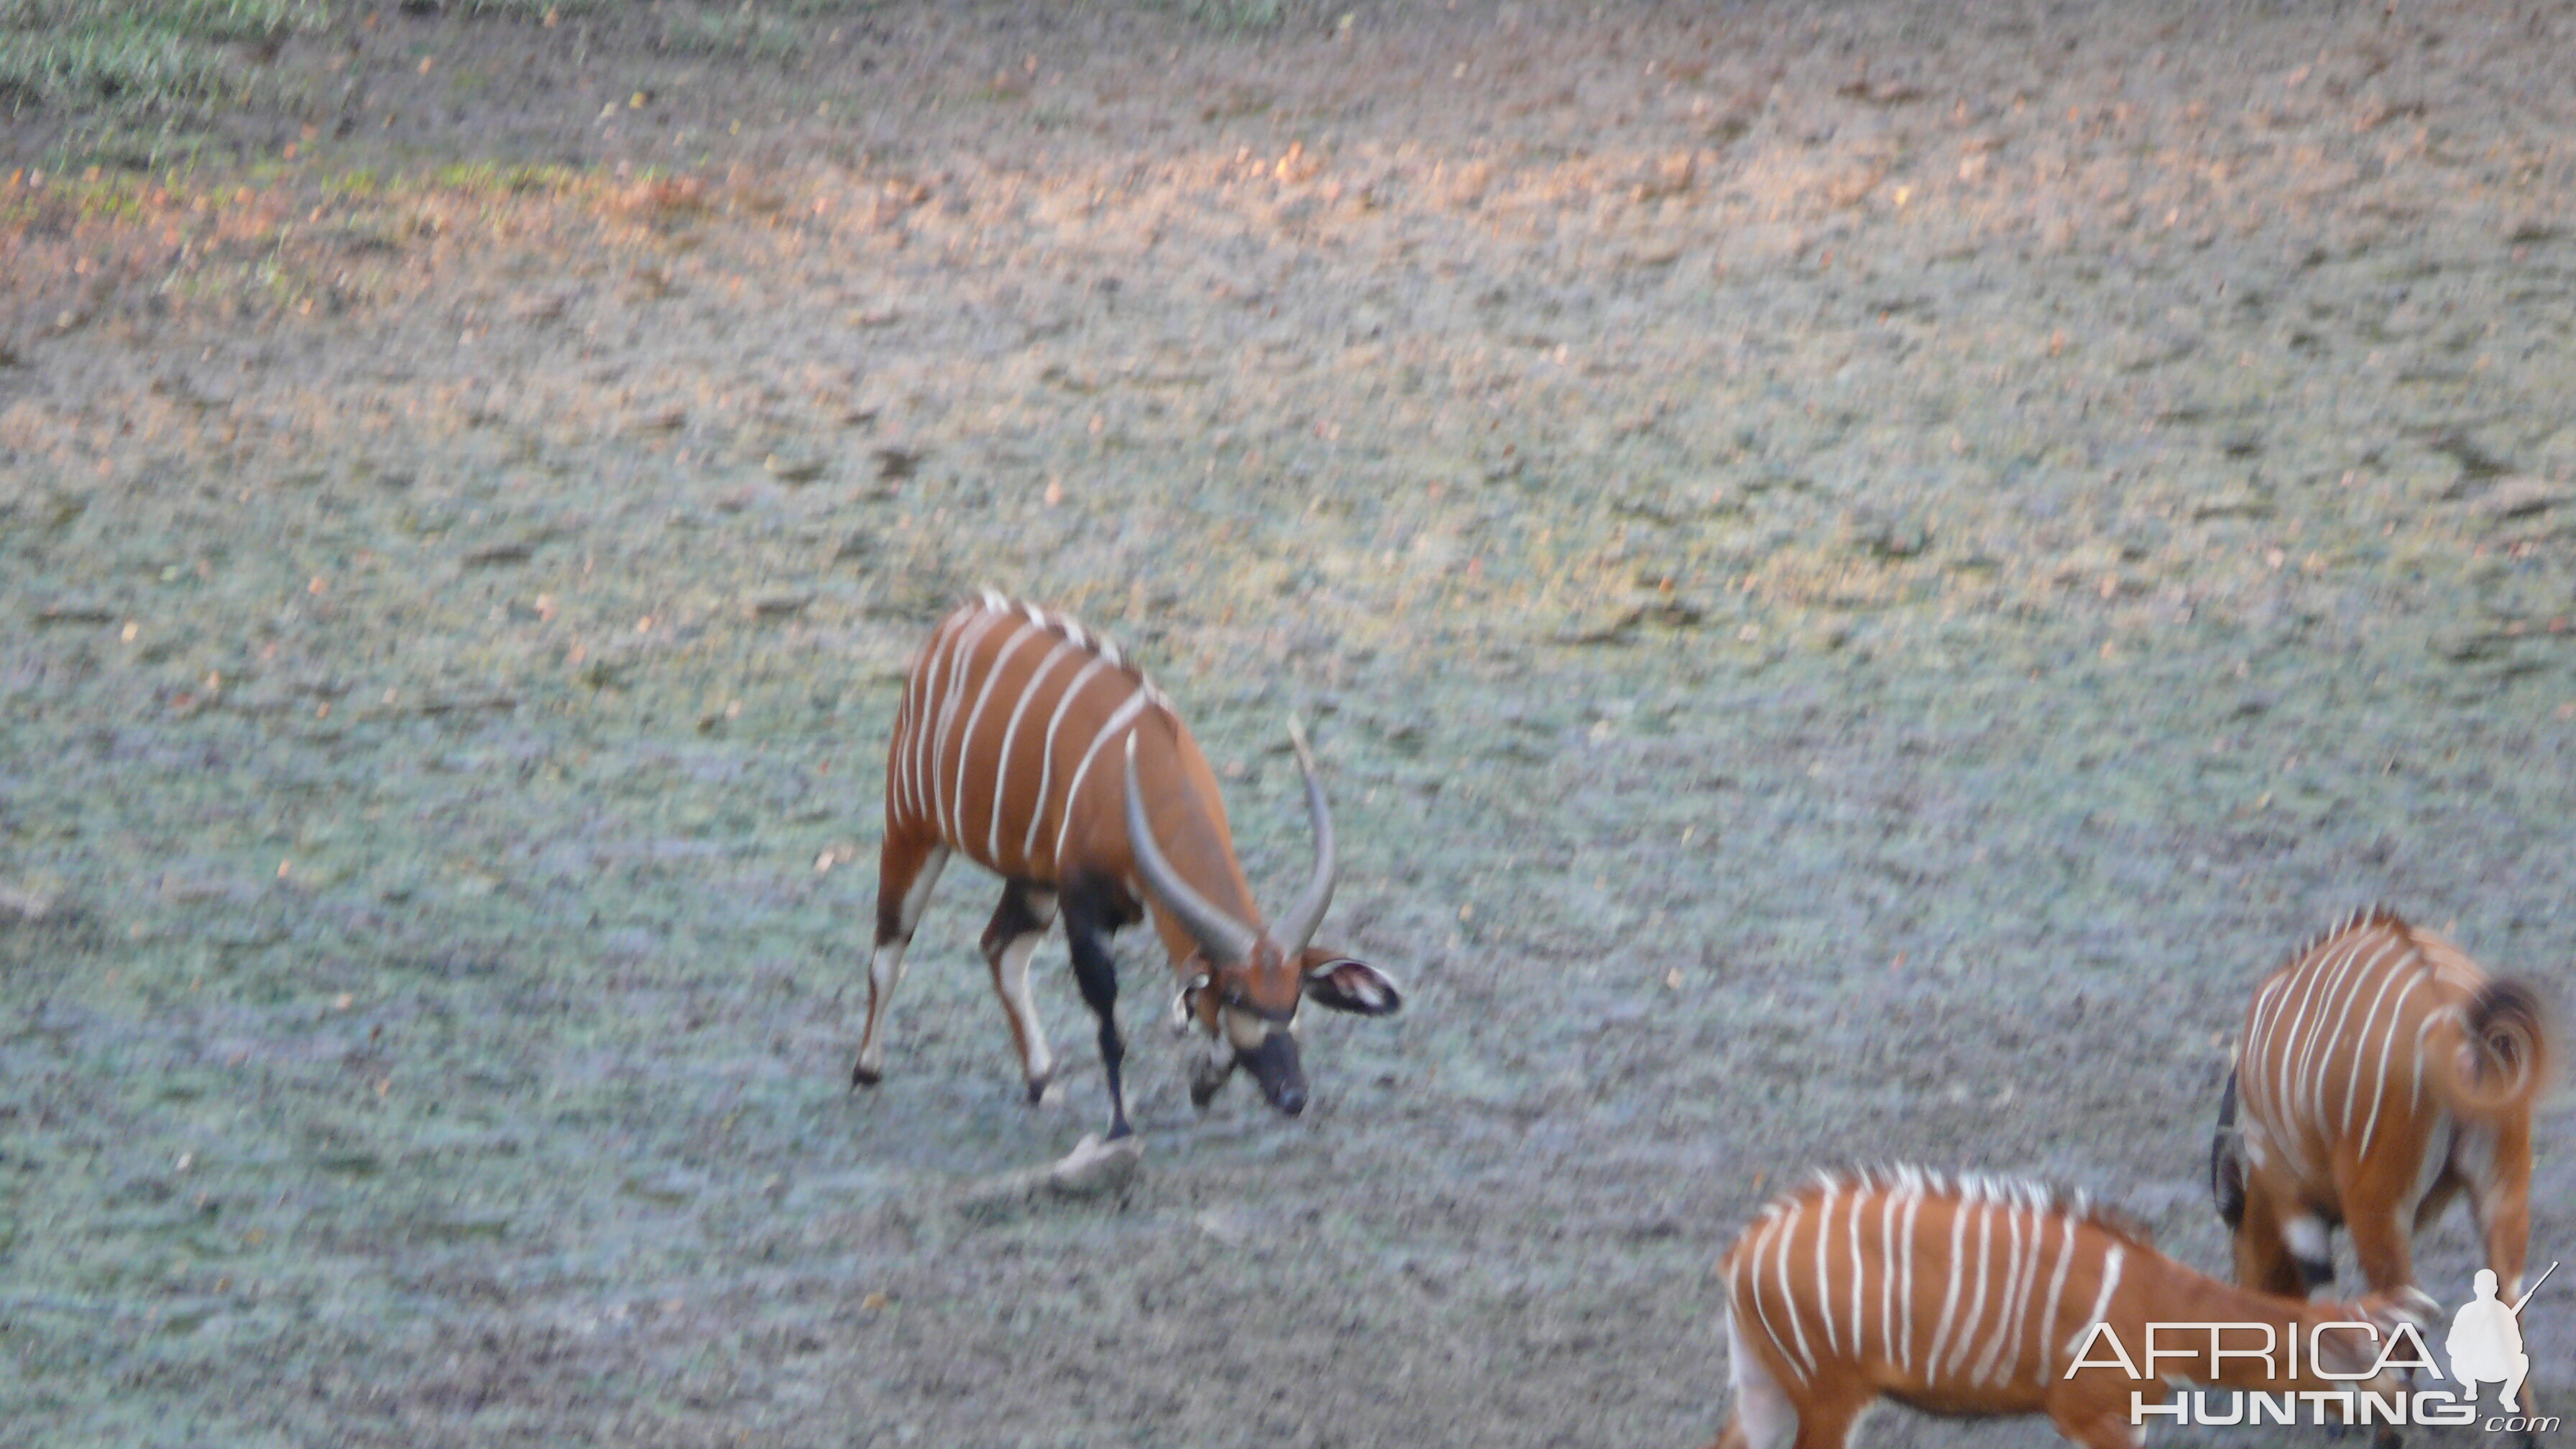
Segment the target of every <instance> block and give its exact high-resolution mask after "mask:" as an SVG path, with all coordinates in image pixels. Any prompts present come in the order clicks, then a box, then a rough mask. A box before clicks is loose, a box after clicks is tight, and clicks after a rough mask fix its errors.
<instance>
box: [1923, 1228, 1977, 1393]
mask: <svg viewBox="0 0 2576 1449" xmlns="http://www.w3.org/2000/svg"><path fill="white" fill-rule="evenodd" d="M1967 1253H1968V1205H1967V1204H1966V1203H1965V1202H1963V1201H1960V1200H1958V1199H1955V1198H1954V1199H1952V1200H1951V1202H1950V1287H1949V1290H1948V1291H1947V1292H1945V1293H1943V1294H1942V1295H1941V1318H1940V1321H1939V1322H1938V1323H1936V1324H1935V1325H1934V1326H1933V1329H1932V1352H1931V1353H1930V1354H1928V1355H1927V1356H1925V1358H1924V1360H1923V1381H1924V1382H1925V1383H1936V1382H1938V1381H1939V1380H1940V1377H1941V1349H1942V1347H1943V1345H1945V1344H1947V1343H1949V1341H1950V1318H1951V1315H1953V1314H1955V1313H1957V1312H1958V1311H1959V1274H1960V1271H1961V1270H1962V1269H1964V1268H1965V1267H1966V1266H1967V1263H1966V1258H1967Z"/></svg>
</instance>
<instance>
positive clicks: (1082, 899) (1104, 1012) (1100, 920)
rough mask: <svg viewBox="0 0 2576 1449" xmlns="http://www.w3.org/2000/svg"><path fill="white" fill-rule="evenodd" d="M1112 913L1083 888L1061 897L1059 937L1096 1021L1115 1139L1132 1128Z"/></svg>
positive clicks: (1084, 1000) (1086, 1003)
mask: <svg viewBox="0 0 2576 1449" xmlns="http://www.w3.org/2000/svg"><path fill="white" fill-rule="evenodd" d="M1115 929H1117V927H1116V925H1115V919H1114V918H1113V917H1112V916H1111V915H1110V914H1109V912H1108V911H1106V910H1104V909H1103V908H1102V907H1101V905H1100V903H1099V902H1097V901H1096V900H1094V899H1093V898H1092V897H1091V896H1090V895H1089V894H1088V893H1087V892H1081V891H1068V892H1066V894H1065V897H1064V939H1065V944H1066V946H1067V947H1068V948H1070V949H1071V951H1072V954H1073V978H1074V980H1075V982H1076V983H1077V984H1079V985H1080V986H1081V987H1082V1002H1083V1005H1085V1006H1088V1007H1090V1008H1091V1014H1092V1016H1094V1017H1095V1018H1097V1019H1098V1020H1099V1022H1100V1067H1101V1070H1102V1072H1103V1073H1104V1074H1106V1075H1107V1077H1108V1078H1109V1136H1110V1139H1111V1140H1113V1141H1115V1140H1116V1139H1118V1138H1121V1137H1124V1136H1126V1135H1128V1134H1129V1133H1130V1132H1132V1131H1134V1130H1135V1129H1133V1128H1131V1127H1129V1126H1128V1125H1127V1089H1126V1084H1125V1081H1124V1079H1123V1078H1122V1076H1121V1074H1120V1070H1119V1068H1120V1066H1121V1064H1122V1063H1124V1062H1125V1061H1126V1059H1127V1044H1126V1043H1125V1042H1123V1041H1120V1040H1119V1039H1118V961H1117V958H1116V957H1114V956H1112V955H1111V954H1110V951H1109V934H1110V932H1111V931H1113V930H1115Z"/></svg>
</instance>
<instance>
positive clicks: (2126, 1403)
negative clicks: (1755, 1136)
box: [1715, 1167, 2433, 1449]
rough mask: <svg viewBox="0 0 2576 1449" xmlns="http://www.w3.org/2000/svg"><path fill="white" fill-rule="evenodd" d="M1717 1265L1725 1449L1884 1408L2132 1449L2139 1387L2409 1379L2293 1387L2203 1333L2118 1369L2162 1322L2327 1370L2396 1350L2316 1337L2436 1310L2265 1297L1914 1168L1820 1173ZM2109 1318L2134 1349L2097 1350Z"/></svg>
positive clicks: (1830, 1444)
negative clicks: (2025, 1426)
mask: <svg viewBox="0 0 2576 1449" xmlns="http://www.w3.org/2000/svg"><path fill="white" fill-rule="evenodd" d="M1718 1272H1719V1276H1720V1277H1721V1278H1722V1279H1723V1280H1724V1282H1725V1285H1726V1346H1727V1354H1728V1358H1729V1360H1730V1366H1729V1378H1730V1379H1731V1380H1732V1382H1733V1385H1734V1388H1735V1412H1734V1415H1733V1417H1732V1418H1731V1419H1729V1421H1728V1422H1727V1425H1726V1429H1725V1431H1724V1432H1723V1433H1721V1434H1720V1435H1719V1436H1718V1438H1717V1443H1716V1446H1715V1449H1791V1446H1793V1445H1794V1446H1795V1449H1841V1446H1842V1445H1843V1444H1845V1443H1846V1442H1847V1441H1848V1440H1849V1438H1850V1436H1851V1432H1852V1429H1853V1427H1854V1426H1855V1425H1856V1424H1857V1423H1858V1421H1859V1419H1860V1417H1861V1414H1862V1413H1863V1411H1865V1410H1866V1409H1868V1408H1869V1407H1870V1406H1871V1405H1872V1404H1873V1403H1874V1402H1875V1401H1876V1400H1878V1399H1879V1398H1881V1397H1885V1398H1892V1399H1895V1400H1896V1401H1898V1402H1899V1403H1903V1404H1907V1405H1910V1406H1912V1407H1914V1408H1917V1409H1921V1410H1924V1411H1926V1412H1929V1413H1935V1414H1945V1415H1957V1416H1962V1417H1967V1416H1985V1415H1999V1414H2046V1415H2048V1417H2049V1418H2050V1419H2051V1420H2053V1421H2054V1422H2055V1423H2056V1425H2057V1428H2058V1432H2059V1433H2061V1434H2063V1435H2065V1436H2066V1437H2067V1438H2069V1439H2071V1440H2074V1441H2075V1442H2077V1443H2079V1444H2085V1445H2089V1446H2092V1449H2114V1446H2119V1449H2128V1446H2134V1445H2135V1444H2136V1443H2137V1442H2138V1434H2137V1430H2136V1429H2134V1428H2132V1427H2131V1425H2130V1422H2129V1420H2130V1395H2131V1394H2132V1393H2133V1392H2135V1393H2138V1394H2141V1395H2143V1396H2144V1397H2145V1399H2146V1401H2147V1402H2149V1403H2162V1402H2164V1399H2165V1394H2166V1388H2167V1386H2166V1383H2165V1378H2166V1376H2174V1377H2187V1378H2192V1379H2197V1380H2199V1381H2200V1382H2203V1383H2209V1384H2214V1385H2217V1386H2218V1387H2221V1388H2247V1389H2260V1390H2262V1391H2264V1392H2267V1393H2275V1394H2278V1393H2286V1392H2291V1391H2294V1390H2304V1389H2320V1390H2322V1389H2327V1388H2330V1387H2331V1388H2343V1389H2376V1390H2377V1391H2380V1392H2389V1391H2391V1390H2393V1389H2395V1388H2396V1387H2397V1385H2396V1382H2395V1375H2393V1374H2389V1375H2384V1376H2383V1377H2384V1379H2385V1380H2386V1381H2385V1382H2382V1381H2379V1380H2372V1379H2361V1380H2358V1381H2353V1382H2344V1383H2338V1384H2333V1385H2328V1384H2327V1383H2325V1382H2324V1381H2323V1380H2322V1379H2320V1378H2317V1377H2315V1376H2314V1374H2313V1369H2314V1367H2315V1365H2314V1364H2312V1363H2303V1364H2301V1365H2300V1366H2299V1369H2298V1375H2297V1376H2296V1377H2293V1376H2292V1375H2291V1374H2290V1372H2289V1363H2288V1361H2287V1350H2286V1348H2284V1349H2283V1350H2282V1352H2281V1354H2280V1355H2278V1356H2276V1357H2275V1358H2274V1359H2272V1360H2271V1361H2269V1362H2266V1361H2265V1360H2263V1359H2261V1358H2258V1357H2256V1356H2255V1355H2254V1354H2253V1352H2252V1351H2251V1350H2252V1348H2253V1347H2254V1345H2255V1339H2254V1334H2253V1333H2252V1332H2251V1331H2244V1332H2241V1333H2235V1334H2233V1335H2232V1336H2231V1337H2230V1338H2229V1340H2228V1341H2227V1342H2226V1343H2225V1344H2224V1345H2223V1346H2224V1347H2225V1349H2226V1353H2225V1355H2224V1356H2223V1357H2218V1358H2217V1361H2215V1362H2210V1361H2208V1360H2209V1359H2210V1358H2212V1357H2214V1355H2211V1354H2209V1353H2207V1352H2206V1351H2205V1349H2206V1343H2205V1340H2203V1341H2201V1349H2202V1350H2203V1351H2195V1352H2191V1353H2188V1354H2178V1353H2176V1351H2175V1349H2176V1346H2177V1345H2179V1344H2184V1343H2188V1342H2191V1340H2188V1339H2184V1338H2180V1337H2175V1338H2170V1339H2168V1340H2167V1341H2166V1342H2165V1343H2164V1344H2163V1345H2162V1346H2161V1357H2160V1358H2159V1359H2157V1360H2153V1361H2146V1360H2135V1359H2134V1358H2133V1362H2146V1363H2147V1366H2148V1371H2147V1372H2145V1373H2141V1374H2132V1373H2130V1372H2128V1371H2125V1370H2124V1369H2122V1368H2121V1367H2119V1365H2118V1364H2117V1363H2116V1362H2113V1360H2114V1359H2116V1358H2118V1357H2120V1356H2122V1355H2130V1356H2134V1355H2138V1354H2143V1353H2145V1352H2146V1351H2147V1350H2146V1348H2145V1347H2144V1345H2146V1343H2147V1332H2146V1326H2147V1324H2148V1323H2150V1322H2156V1323H2165V1324H2175V1323H2198V1324H2208V1323H2226V1324H2238V1323H2247V1324H2269V1325H2271V1326H2272V1329H2273V1331H2274V1333H2275V1335H2280V1334H2283V1333H2296V1334H2298V1335H2299V1337H2300V1340H2301V1343H2302V1345H2303V1346H2305V1345H2307V1344H2309V1343H2311V1342H2314V1343H2316V1344H2318V1345H2319V1346H2320V1347H2321V1348H2322V1350H2323V1351H2325V1352H2326V1353H2327V1354H2328V1355H2329V1360H2328V1363H2327V1365H2326V1366H2327V1367H2328V1368H2329V1369H2331V1370H2333V1371H2335V1372H2338V1373H2346V1374H2363V1373H2367V1372H2368V1370H2369V1369H2370V1368H2371V1367H2372V1366H2373V1365H2374V1364H2375V1363H2376V1362H2377V1360H2378V1353H2379V1346H2380V1344H2379V1341H2378V1340H2374V1339H2372V1338H2371V1336H2370V1335H2368V1334H2366V1333H2363V1332H2360V1331H2359V1330H2357V1329H2351V1328H2346V1329H2342V1330H2328V1331H2327V1332H2326V1333H2325V1334H2324V1335H2322V1337H2320V1338H2315V1339H2312V1338H2311V1336H2310V1331H2311V1330H2312V1329H2313V1328H2315V1327H2316V1326H2317V1325H2320V1324H2327V1323H2358V1322H2363V1321H2367V1322H2369V1323H2370V1324H2372V1325H2373V1326H2374V1327H2376V1328H2377V1329H2378V1330H2379V1331H2380V1333H2381V1335H2383V1336H2384V1335H2386V1334H2389V1333H2392V1332H2394V1331H2395V1328H2396V1325H2397V1324H2398V1323H2399V1322H2401V1321H2402V1322H2406V1323H2410V1324H2413V1325H2414V1326H2415V1328H2416V1331H2417V1333H2418V1334H2419V1335H2420V1334H2421V1332H2422V1323H2423V1321H2424V1320H2425V1319H2426V1318H2427V1317H2428V1316H2429V1315H2430V1314H2431V1313H2432V1311H2433V1305H2432V1304H2431V1302H2430V1301H2429V1300H2425V1299H2423V1296H2422V1295H2421V1294H2412V1295H2409V1296H2407V1297H2406V1298H2404V1299H2402V1300H2395V1299H2393V1300H2368V1301H2365V1302H2363V1303H2361V1304H2352V1305H2346V1304H2326V1303H2313V1304H2312V1303H2310V1302H2308V1301H2307V1300H2305V1299H2297V1298H2282V1297H2276V1296H2272V1295H2268V1294H2260V1293H2249V1292H2246V1291H2244V1290H2243V1289H2240V1288H2235V1287H2231V1286H2229V1285H2228V1284H2225V1283H2222V1282H2220V1281H2218V1280H2217V1279H2215V1278H2210V1277H2206V1276H2204V1275H2202V1274H2200V1273H2196V1272H2194V1271H2192V1270H2191V1269H2189V1268H2186V1267H2184V1266H2183V1265H2181V1264H2180V1263H2177V1262H2175V1261H2173V1260H2172V1259H2171V1258H2168V1257H2166V1256H2164V1255H2163V1254H2162V1253H2159V1252H2157V1251H2156V1250H2155V1247H2154V1245H2153V1243H2152V1242H2151V1241H2150V1239H2149V1238H2148V1236H2147V1233H2146V1230H2145V1229H2144V1228H2143V1227H2141V1226H2139V1225H2138V1224H2136V1223H2134V1222H2132V1221H2130V1220H2129V1219H2128V1218H2126V1217H2125V1216H2122V1215H2120V1214H2117V1213H2114V1212H2111V1211H2109V1210H2107V1209H2104V1208H2102V1207H2099V1206H2097V1205H2095V1204H2094V1203H2092V1202H2090V1201H2089V1200H2087V1199H2086V1198H2085V1197H2084V1196H2083V1195H2082V1194H2080V1193H2067V1192H2063V1191H2060V1190H2058V1189H2055V1188H2050V1187H2046V1186H2042V1185H2039V1184H2036V1183H2028V1182H2017V1181H2011V1180H2005V1179H1997V1178H1988V1177H1949V1176H1944V1175H1942V1174H1939V1173H1932V1172H1925V1171H1922V1170H1920V1169H1917V1168H1907V1167H1898V1168H1889V1169H1883V1170H1876V1171H1866V1172H1858V1173H1846V1174H1835V1173H1824V1174H1821V1175H1819V1176H1818V1177H1817V1178H1816V1180H1815V1181H1814V1182H1813V1183H1811V1184H1810V1185H1808V1186H1806V1187H1804V1188H1801V1189H1799V1190H1797V1191H1794V1192H1791V1193H1789V1194H1787V1195H1785V1196H1783V1197H1781V1198H1779V1199H1778V1200H1776V1201H1774V1202H1772V1203H1771V1204H1770V1205H1769V1206H1768V1207H1765V1208H1764V1209H1763V1210H1762V1212H1761V1214H1760V1215H1759V1216H1757V1217H1755V1218H1754V1220H1753V1222H1752V1223H1751V1224H1750V1225H1748V1226H1747V1227H1746V1228H1745V1230H1744V1232H1743V1234H1742V1236H1740V1237H1738V1238H1737V1239H1736V1240H1735V1245H1734V1246H1733V1247H1732V1248H1729V1249H1728V1250H1727V1253H1726V1257H1725V1258H1724V1259H1723V1260H1722V1262H1721V1263H1720V1265H1719V1268H1718ZM2106 1324H2107V1325H2108V1326H2109V1330H2110V1334H2109V1336H2113V1337H2116V1339H2117V1341H2118V1342H2119V1343H2120V1344H2123V1345H2126V1347H2125V1348H2124V1349H2120V1350H2117V1351H2114V1350H2106V1349H2102V1348H2099V1347H2098V1345H2097V1344H2096V1343H2095V1340H2096V1338H2097V1336H2101V1335H2100V1330H2099V1329H2098V1328H2097V1325H2106ZM2178 1363H2179V1364H2182V1365H2183V1367H2181V1368H2179V1369H2178V1368H2177V1367H2176V1365H2177V1364H2178ZM2078 1364H2082V1365H2083V1367H2080V1368H2078V1367H2076V1365H2078ZM2275 1369H2277V1370H2279V1373H2278V1374H2277V1375H2276V1374H2275V1373H2274V1372H2273V1370H2275ZM2070 1370H2072V1372H2070Z"/></svg>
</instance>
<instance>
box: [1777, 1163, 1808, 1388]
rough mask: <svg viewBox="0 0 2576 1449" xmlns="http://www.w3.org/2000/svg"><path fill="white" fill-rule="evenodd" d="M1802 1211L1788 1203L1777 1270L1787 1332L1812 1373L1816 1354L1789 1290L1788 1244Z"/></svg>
mask: <svg viewBox="0 0 2576 1449" xmlns="http://www.w3.org/2000/svg"><path fill="white" fill-rule="evenodd" d="M1802 1211H1803V1208H1802V1207H1801V1205H1800V1204H1799V1203H1798V1202H1796V1201H1795V1200H1792V1201H1791V1202H1790V1204H1789V1215H1788V1217H1787V1218H1786V1219H1784V1220H1783V1221H1782V1223H1781V1225H1780V1259H1779V1266H1778V1269H1777V1272H1778V1274H1779V1277H1780V1309H1781V1312H1783V1313H1785V1314H1786V1315H1788V1319H1789V1332H1790V1333H1792V1334H1794V1335H1796V1336H1797V1340H1798V1357H1799V1358H1800V1359H1801V1360H1803V1361H1804V1362H1805V1364H1806V1366H1807V1372H1809V1373H1811V1374H1812V1373H1814V1372H1815V1371H1816V1355H1815V1353H1814V1352H1813V1351H1812V1350H1810V1349H1809V1348H1808V1347H1807V1327H1806V1325H1805V1324H1803V1323H1801V1322H1799V1321H1798V1295H1797V1294H1795V1293H1792V1292H1791V1291H1789V1244H1790V1241H1791V1240H1792V1239H1794V1238H1795V1237H1796V1236H1797V1234H1798V1218H1799V1215H1800V1213H1801V1212H1802Z"/></svg>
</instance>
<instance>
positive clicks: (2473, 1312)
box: [2442, 1263, 2558, 1414]
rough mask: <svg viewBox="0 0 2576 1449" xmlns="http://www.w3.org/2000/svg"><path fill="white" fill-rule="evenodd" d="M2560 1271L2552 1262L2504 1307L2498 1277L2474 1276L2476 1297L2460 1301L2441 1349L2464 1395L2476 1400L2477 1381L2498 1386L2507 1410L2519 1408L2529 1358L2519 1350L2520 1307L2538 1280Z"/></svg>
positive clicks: (2491, 1273) (2488, 1271) (2483, 1271)
mask: <svg viewBox="0 0 2576 1449" xmlns="http://www.w3.org/2000/svg"><path fill="white" fill-rule="evenodd" d="M2557 1271H2558V1265H2557V1264H2556V1263H2552V1264H2550V1265H2549V1267H2548V1269H2547V1270H2546V1271H2544V1272H2543V1273H2542V1274H2541V1275H2540V1283H2534V1284H2532V1285H2531V1291H2530V1292H2528V1293H2525V1294H2523V1295H2522V1298H2521V1301H2520V1302H2517V1303H2514V1304H2512V1305H2510V1306H2508V1305H2507V1304H2506V1303H2505V1302H2504V1300H2503V1299H2500V1298H2498V1297H2496V1275H2495V1270H2494V1269H2492V1268H2480V1269H2479V1270H2478V1276H2477V1279H2476V1290H2475V1291H2476V1293H2477V1296H2476V1297H2474V1298H2472V1299H2470V1300H2469V1301H2468V1302H2466V1303H2463V1304H2461V1305H2460V1312H2459V1316H2458V1317H2456V1318H2453V1319H2452V1320H2451V1336H2450V1337H2449V1338H2446V1339H2444V1340H2442V1350H2443V1352H2445V1353H2448V1354H2449V1355H2450V1356H2451V1377H2452V1378H2454V1379H2457V1380H2459V1384H2460V1393H2461V1395H2462V1397H2464V1398H2467V1399H2469V1400H2471V1401H2473V1402H2474V1401H2475V1400H2476V1398H2477V1396H2478V1385H2480V1384H2501V1385H2502V1386H2503V1388H2504V1392H2503V1393H2502V1394H2500V1395H2498V1397H2499V1398H2500V1399H2501V1400H2502V1402H2503V1404H2504V1407H2505V1411H2506V1412H2507V1413H2513V1414H2519V1413H2521V1412H2522V1400H2521V1399H2520V1398H2519V1397H2517V1396H2518V1395H2520V1394H2521V1393H2522V1381H2523V1379H2524V1378H2526V1377H2528V1376H2529V1375H2530V1373H2531V1356H2530V1355H2529V1354H2527V1353H2524V1352H2523V1351H2522V1309H2523V1304H2526V1303H2529V1302H2530V1301H2531V1295H2532V1294H2533V1293H2537V1292H2539V1291H2540V1284H2541V1283H2546V1282H2548V1281H2549V1275H2550V1274H2551V1273H2555V1272H2557Z"/></svg>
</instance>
